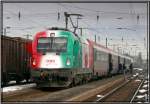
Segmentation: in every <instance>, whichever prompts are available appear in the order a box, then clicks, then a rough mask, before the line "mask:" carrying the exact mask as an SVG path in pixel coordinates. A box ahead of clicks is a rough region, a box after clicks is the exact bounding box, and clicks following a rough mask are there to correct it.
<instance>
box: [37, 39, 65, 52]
mask: <svg viewBox="0 0 150 104" xmlns="http://www.w3.org/2000/svg"><path fill="white" fill-rule="evenodd" d="M37 50H38V52H65V51H66V50H67V39H66V38H64V37H47V38H39V39H38V45H37Z"/></svg>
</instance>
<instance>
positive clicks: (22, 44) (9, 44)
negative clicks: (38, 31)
mask: <svg viewBox="0 0 150 104" xmlns="http://www.w3.org/2000/svg"><path fill="white" fill-rule="evenodd" d="M29 41H31V40H27V39H24V38H20V37H8V36H1V66H2V67H1V76H2V86H5V85H6V84H8V82H9V81H12V80H15V81H16V83H20V81H22V80H24V79H25V80H26V81H28V80H29V78H30V69H29V68H30V67H29V58H30V55H29V53H28V52H27V49H26V43H27V42H29Z"/></svg>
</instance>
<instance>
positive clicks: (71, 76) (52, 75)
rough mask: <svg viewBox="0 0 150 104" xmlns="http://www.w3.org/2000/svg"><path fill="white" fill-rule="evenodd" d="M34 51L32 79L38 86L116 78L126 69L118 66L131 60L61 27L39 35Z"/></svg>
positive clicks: (129, 62) (71, 84)
mask: <svg viewBox="0 0 150 104" xmlns="http://www.w3.org/2000/svg"><path fill="white" fill-rule="evenodd" d="M31 50H32V51H30V53H32V59H31V78H32V80H33V81H34V82H35V83H36V84H37V86H39V87H67V86H73V85H76V84H78V83H83V82H87V81H89V80H91V79H93V78H99V77H103V76H109V75H114V74H117V73H119V72H121V71H120V70H123V69H121V68H120V67H119V64H121V65H122V66H123V64H126V63H128V64H131V60H132V59H131V58H130V57H127V56H124V55H119V54H118V53H115V52H113V51H112V50H111V49H108V48H105V47H104V46H102V45H100V44H97V43H95V42H94V41H91V40H89V39H84V38H82V37H80V38H79V36H78V35H77V34H75V33H73V32H71V31H69V30H67V29H62V28H51V29H48V30H46V31H42V32H38V33H37V34H36V35H35V37H34V40H33V42H32V49H31ZM122 60H123V61H122ZM126 60H128V61H126ZM121 62H122V63H121Z"/></svg>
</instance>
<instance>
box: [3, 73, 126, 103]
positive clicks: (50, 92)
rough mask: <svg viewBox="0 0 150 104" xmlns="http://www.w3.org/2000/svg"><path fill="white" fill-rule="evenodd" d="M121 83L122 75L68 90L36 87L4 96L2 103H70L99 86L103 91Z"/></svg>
mask: <svg viewBox="0 0 150 104" xmlns="http://www.w3.org/2000/svg"><path fill="white" fill-rule="evenodd" d="M120 81H123V76H122V75H118V76H114V77H113V78H105V79H103V80H98V81H93V82H90V83H87V84H84V85H79V86H76V87H73V88H68V89H54V88H49V89H43V90H41V89H38V88H35V87H34V88H29V89H25V90H21V91H18V92H14V93H11V94H3V96H2V101H4V102H7V101H68V99H71V98H73V97H75V96H78V95H81V94H82V93H85V92H87V91H89V90H92V89H95V88H97V87H99V86H101V89H103V87H105V86H106V84H108V83H111V82H112V83H116V82H118V83H119V82H120Z"/></svg>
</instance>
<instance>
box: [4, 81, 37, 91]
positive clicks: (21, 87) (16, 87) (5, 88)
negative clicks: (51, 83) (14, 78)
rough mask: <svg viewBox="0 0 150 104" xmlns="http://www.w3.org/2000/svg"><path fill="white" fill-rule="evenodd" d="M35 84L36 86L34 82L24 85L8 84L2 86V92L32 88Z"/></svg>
mask: <svg viewBox="0 0 150 104" xmlns="http://www.w3.org/2000/svg"><path fill="white" fill-rule="evenodd" d="M35 86H36V84H34V83H33V84H26V85H16V86H9V87H4V88H2V92H13V91H17V90H22V89H27V88H32V87H35Z"/></svg>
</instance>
